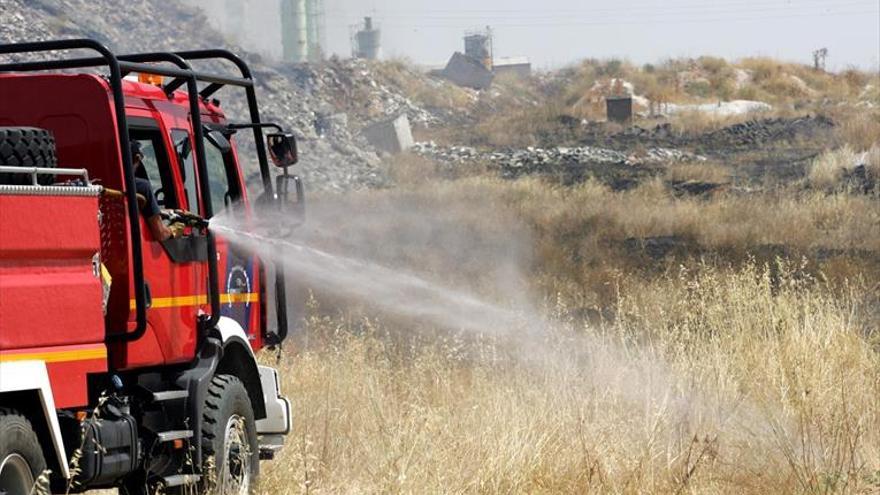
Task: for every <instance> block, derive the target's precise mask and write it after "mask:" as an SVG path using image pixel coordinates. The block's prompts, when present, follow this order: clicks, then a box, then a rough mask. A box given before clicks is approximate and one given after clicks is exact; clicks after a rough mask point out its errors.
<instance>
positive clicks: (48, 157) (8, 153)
mask: <svg viewBox="0 0 880 495" xmlns="http://www.w3.org/2000/svg"><path fill="white" fill-rule="evenodd" d="M56 164H57V159H56V157H55V138H54V137H53V136H52V133H51V132H49V131H47V130H46V129H40V128H37V127H0V165H5V166H9V167H43V168H55V165H56ZM54 181H55V178H54V177H53V176H51V175H40V176H38V177H37V182H38V183H39V184H42V185H47V184H51V183H52V182H54ZM31 183H32V182H31V178H30V176H29V175H25V174H0V184H12V185H28V184H31Z"/></svg>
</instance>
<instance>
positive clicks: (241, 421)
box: [202, 375, 260, 495]
mask: <svg viewBox="0 0 880 495" xmlns="http://www.w3.org/2000/svg"><path fill="white" fill-rule="evenodd" d="M202 457H203V458H204V459H206V460H208V459H212V460H213V462H212V461H207V462H206V465H205V468H204V472H205V474H207V479H206V482H205V485H206V486H207V487H212V488H213V489H214V491H213V492H212V493H218V494H223V495H226V494H235V495H248V494H251V493H255V492H256V489H257V481H258V479H259V474H260V449H259V444H258V443H257V424H256V421H255V420H254V411H253V407H252V406H251V401H250V398H249V397H248V394H247V390H245V388H244V385H243V384H242V383H241V381H240V380H239V379H238V378H236V377H234V376H232V375H217V376H215V377H214V378H213V379H212V380H211V385H210V386H209V387H208V395H207V398H206V399H205V404H204V410H203V414H202Z"/></svg>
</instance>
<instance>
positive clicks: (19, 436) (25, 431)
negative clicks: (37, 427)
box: [0, 408, 46, 495]
mask: <svg viewBox="0 0 880 495" xmlns="http://www.w3.org/2000/svg"><path fill="white" fill-rule="evenodd" d="M45 470H46V459H45V457H43V450H42V449H41V448H40V441H39V439H38V438H37V434H36V433H35V432H34V428H33V427H32V426H31V422H30V421H28V420H27V418H25V417H24V416H22V415H21V414H19V413H18V412H16V411H15V410H13V409H8V408H0V493H5V494H7V495H29V494H30V493H31V490H32V489H33V487H34V484H35V483H36V480H38V479H39V477H40V475H41V474H43V472H44V471H45ZM27 485H30V486H27Z"/></svg>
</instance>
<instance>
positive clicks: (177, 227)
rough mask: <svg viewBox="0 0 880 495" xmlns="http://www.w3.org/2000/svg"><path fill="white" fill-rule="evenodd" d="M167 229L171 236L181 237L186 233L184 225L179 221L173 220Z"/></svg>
mask: <svg viewBox="0 0 880 495" xmlns="http://www.w3.org/2000/svg"><path fill="white" fill-rule="evenodd" d="M168 230H170V231H171V237H183V236H184V235H186V225H184V224H182V223H180V222H174V223H172V224H171V225H169V226H168Z"/></svg>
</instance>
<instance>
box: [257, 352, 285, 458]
mask: <svg viewBox="0 0 880 495" xmlns="http://www.w3.org/2000/svg"><path fill="white" fill-rule="evenodd" d="M259 372H260V385H261V386H262V388H263V400H264V401H265V403H266V417H265V418H263V419H259V420H257V435H258V436H259V442H260V458H261V459H272V458H273V457H274V456H275V453H276V452H277V451H279V450H281V448H282V447H283V446H284V437H285V435H287V434H288V433H290V430H291V428H292V426H293V416H292V414H291V408H290V401H289V400H288V399H287V397H284V396H283V395H281V387H280V384H279V383H278V372H277V371H275V368H271V367H269V366H259Z"/></svg>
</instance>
